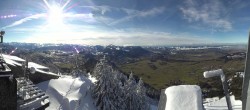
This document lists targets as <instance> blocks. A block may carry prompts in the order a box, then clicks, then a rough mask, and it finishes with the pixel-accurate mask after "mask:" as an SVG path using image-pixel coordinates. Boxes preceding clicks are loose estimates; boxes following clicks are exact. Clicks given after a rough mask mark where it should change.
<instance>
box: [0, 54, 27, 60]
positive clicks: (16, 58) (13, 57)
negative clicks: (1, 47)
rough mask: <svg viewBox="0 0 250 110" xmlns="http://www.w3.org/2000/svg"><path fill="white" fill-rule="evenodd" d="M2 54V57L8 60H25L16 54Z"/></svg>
mask: <svg viewBox="0 0 250 110" xmlns="http://www.w3.org/2000/svg"><path fill="white" fill-rule="evenodd" d="M2 55H3V58H4V59H10V60H14V61H21V62H23V61H25V60H24V59H22V58H19V57H17V56H12V55H6V54H2Z"/></svg>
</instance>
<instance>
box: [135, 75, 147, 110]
mask: <svg viewBox="0 0 250 110" xmlns="http://www.w3.org/2000/svg"><path fill="white" fill-rule="evenodd" d="M136 95H137V103H138V104H137V107H136V109H137V110H149V105H148V103H147V99H146V98H147V95H146V88H145V87H144V85H143V81H142V79H141V78H140V80H139V82H138V84H137V85H136Z"/></svg>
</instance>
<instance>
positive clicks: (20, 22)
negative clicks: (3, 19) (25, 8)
mask: <svg viewBox="0 0 250 110" xmlns="http://www.w3.org/2000/svg"><path fill="white" fill-rule="evenodd" d="M45 16H46V14H35V15H31V16H29V17H26V18H23V19H21V20H18V21H15V22H14V23H12V24H10V25H8V26H5V27H2V29H6V28H10V27H14V26H17V25H21V24H23V23H25V22H27V21H30V20H33V19H38V18H42V17H45Z"/></svg>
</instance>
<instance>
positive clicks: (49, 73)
mask: <svg viewBox="0 0 250 110" xmlns="http://www.w3.org/2000/svg"><path fill="white" fill-rule="evenodd" d="M35 69H36V71H37V72H39V73H43V74H48V75H54V76H59V75H58V74H55V73H52V72H46V71H43V70H40V69H38V68H35Z"/></svg>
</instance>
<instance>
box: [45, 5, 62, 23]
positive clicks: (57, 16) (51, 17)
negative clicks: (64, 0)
mask: <svg viewBox="0 0 250 110" xmlns="http://www.w3.org/2000/svg"><path fill="white" fill-rule="evenodd" d="M48 23H49V25H54V26H55V25H60V24H63V9H62V8H61V7H59V6H56V5H54V6H51V7H50V8H49V13H48Z"/></svg>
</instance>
